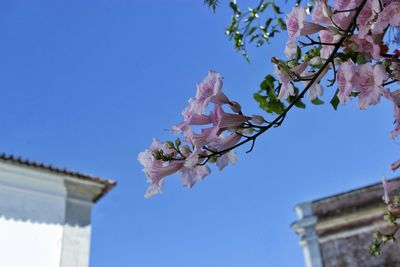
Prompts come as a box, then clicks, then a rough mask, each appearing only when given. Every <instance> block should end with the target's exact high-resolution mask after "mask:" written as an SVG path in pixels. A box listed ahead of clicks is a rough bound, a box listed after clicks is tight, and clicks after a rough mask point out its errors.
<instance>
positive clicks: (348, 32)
mask: <svg viewBox="0 0 400 267" xmlns="http://www.w3.org/2000/svg"><path fill="white" fill-rule="evenodd" d="M366 2H367V0H363V1H362V2H361V4H360V5H359V6H358V8H357V10H356V13H355V14H354V17H353V19H352V22H351V23H350V25H349V26H348V27H347V29H346V30H345V33H346V36H342V37H341V38H340V40H339V41H338V42H337V44H336V45H335V48H334V49H333V51H332V54H331V55H330V56H329V58H328V59H327V60H326V61H325V63H324V65H323V66H322V67H321V68H320V69H319V70H318V72H317V73H316V74H315V76H314V77H313V79H312V80H310V82H309V83H308V84H307V85H306V86H305V88H304V89H303V90H302V91H301V93H300V94H299V95H298V96H297V97H296V98H295V99H294V101H293V102H292V103H290V104H289V106H288V107H287V108H286V109H285V110H284V111H283V112H282V113H281V114H279V115H278V117H276V118H275V119H274V120H273V121H272V122H271V123H270V124H268V125H267V126H265V128H263V129H262V130H261V131H259V132H258V133H256V134H255V135H253V136H251V137H250V138H247V139H245V140H243V141H241V142H239V143H237V144H236V145H234V146H232V147H230V148H226V149H223V150H221V151H218V152H216V153H212V154H210V155H207V156H204V155H200V156H199V158H200V159H201V158H207V159H209V158H210V157H212V156H218V155H223V154H225V153H227V152H229V151H230V150H232V149H235V148H237V147H239V146H242V145H244V144H246V143H248V142H249V141H252V140H255V139H256V138H257V137H258V136H260V135H261V134H263V133H264V132H266V131H268V130H269V129H270V128H272V127H273V126H275V125H279V126H280V125H281V124H282V122H283V120H284V118H285V117H286V114H287V113H288V112H289V111H290V110H291V109H292V108H293V107H294V105H295V104H296V103H297V102H298V101H299V100H300V99H302V98H303V97H304V96H305V94H306V93H307V91H308V90H309V89H310V88H311V86H312V85H313V84H314V83H315V82H316V81H317V80H318V78H319V76H320V75H321V74H322V73H323V72H324V70H325V69H326V68H327V67H328V66H329V64H330V63H331V62H333V60H334V59H335V57H336V53H337V52H338V51H339V49H340V47H341V46H342V45H343V42H344V41H345V40H346V39H347V38H348V37H349V36H351V35H352V34H353V32H354V30H355V29H356V20H357V17H358V15H359V14H360V12H361V10H362V8H363V7H364V5H365V3H366Z"/></svg>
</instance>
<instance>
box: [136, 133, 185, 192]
mask: <svg viewBox="0 0 400 267" xmlns="http://www.w3.org/2000/svg"><path fill="white" fill-rule="evenodd" d="M160 149H162V150H163V151H164V152H165V153H171V150H170V149H168V148H167V147H166V146H165V144H160V143H159V142H158V141H157V139H153V142H152V144H151V146H150V150H147V149H146V150H145V151H144V152H140V153H139V155H138V160H139V162H140V164H142V165H143V167H144V168H143V172H144V173H145V174H146V176H147V182H148V183H149V184H150V185H149V188H148V189H147V192H146V194H145V197H146V198H149V197H151V196H153V195H155V194H157V193H159V192H161V188H162V185H163V181H164V178H165V177H166V176H169V175H171V174H173V173H175V172H177V171H179V170H180V169H181V168H182V167H183V161H174V162H165V161H162V160H156V159H155V158H154V156H153V151H158V150H160Z"/></svg>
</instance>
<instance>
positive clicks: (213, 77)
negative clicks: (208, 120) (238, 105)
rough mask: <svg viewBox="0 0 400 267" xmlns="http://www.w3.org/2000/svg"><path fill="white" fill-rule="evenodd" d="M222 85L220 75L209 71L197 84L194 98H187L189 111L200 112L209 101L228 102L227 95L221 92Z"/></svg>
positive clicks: (220, 103) (216, 102)
mask: <svg viewBox="0 0 400 267" xmlns="http://www.w3.org/2000/svg"><path fill="white" fill-rule="evenodd" d="M222 85H223V83H222V76H221V75H220V74H219V73H218V72H215V71H209V72H208V75H207V77H206V78H204V80H203V82H201V83H200V84H198V85H197V92H196V99H194V100H192V101H190V100H189V107H190V108H189V112H191V113H196V114H202V113H203V112H204V110H205V109H206V107H207V105H208V104H209V103H210V102H212V103H215V104H219V105H222V104H228V103H229V99H228V97H226V95H225V94H224V93H222V92H221V88H222Z"/></svg>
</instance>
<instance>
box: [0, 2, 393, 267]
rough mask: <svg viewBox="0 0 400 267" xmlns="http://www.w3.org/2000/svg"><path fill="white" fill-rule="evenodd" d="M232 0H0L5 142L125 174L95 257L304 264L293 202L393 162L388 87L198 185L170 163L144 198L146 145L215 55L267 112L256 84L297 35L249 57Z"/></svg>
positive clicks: (99, 214) (91, 169) (293, 127)
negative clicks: (237, 33)
mask: <svg viewBox="0 0 400 267" xmlns="http://www.w3.org/2000/svg"><path fill="white" fill-rule="evenodd" d="M222 2H223V3H222V6H221V8H220V9H219V10H218V11H217V14H213V13H212V12H210V10H209V9H208V8H206V7H204V6H203V5H202V0H196V1H195V0H193V1H185V0H168V1H167V0H158V1H136V0H134V1H126V0H113V1H111V0H96V1H94V0H87V1H81V0H69V1H62V0H60V1H50V0H47V1H46V0H38V1H34V2H33V1H27V0H25V1H24V0H15V1H3V2H2V3H1V8H0V36H1V42H0V59H1V61H0V62H1V64H0V92H1V95H0V114H1V120H0V121H1V131H0V151H1V152H5V153H10V154H15V155H20V156H24V157H26V158H29V159H33V160H36V161H43V162H46V163H52V164H54V165H56V166H66V167H68V168H71V169H74V170H79V171H83V172H87V173H92V174H96V175H99V176H103V177H109V178H114V179H116V180H117V181H118V186H117V188H115V189H114V190H113V191H112V192H111V193H110V194H109V195H107V196H106V197H105V198H104V199H102V200H101V201H100V202H99V203H98V204H97V205H96V206H95V208H94V211H93V235H92V247H91V266H92V267H106V266H107V267H108V266H141V267H156V266H157V267H159V266H163V267H187V266H191V267H204V266H207V267H225V266H226V267H249V266H251V267H261V266H274V267H280V266H285V267H286V266H304V263H303V255H302V251H301V249H300V247H299V245H298V237H297V236H296V235H295V234H294V233H293V231H292V230H291V229H290V227H289V225H290V223H291V222H293V221H294V220H295V219H296V216H295V214H294V212H293V206H294V205H295V204H297V203H299V202H303V201H307V200H312V199H315V198H319V197H323V196H326V195H329V194H335V193H338V192H341V191H343V190H349V189H352V188H355V187H359V186H364V185H367V184H370V183H373V182H377V181H379V180H380V177H381V176H382V175H386V176H388V177H391V176H394V174H392V173H391V171H390V169H389V164H390V163H391V162H392V161H394V160H396V159H397V158H398V157H399V153H398V150H399V142H398V141H392V140H391V139H390V138H389V132H390V130H391V129H392V127H393V118H392V109H391V106H390V105H389V104H388V103H384V104H382V105H379V106H375V107H372V108H370V109H369V110H367V111H359V110H358V109H357V108H356V103H351V104H350V105H348V106H346V107H340V108H339V110H338V111H334V110H333V109H332V108H331V107H330V106H329V105H324V106H309V108H307V109H306V110H299V109H296V110H293V111H292V112H291V113H290V114H289V115H288V117H287V119H286V121H285V123H284V125H283V127H281V128H279V129H275V130H273V131H271V132H268V133H267V134H265V135H264V136H262V137H261V138H259V140H258V141H257V143H256V147H255V149H254V151H253V152H252V153H251V154H245V153H244V151H245V149H239V150H238V154H239V160H238V163H237V165H236V166H229V167H228V168H226V169H225V170H224V171H223V172H218V171H217V170H215V169H213V173H212V175H210V176H209V177H207V178H206V179H205V180H204V181H202V182H200V183H198V184H197V185H196V186H195V187H194V188H193V189H191V190H188V189H186V188H182V186H181V184H180V181H179V178H178V177H177V176H172V177H169V178H168V179H167V181H166V184H165V188H164V193H163V194H161V195H158V196H156V197H154V198H152V199H149V200H146V199H144V198H143V194H144V192H145V190H146V188H147V184H146V178H145V176H144V174H143V173H142V172H141V166H140V165H139V163H138V162H137V160H136V157H137V154H138V153H139V152H140V151H143V150H144V149H146V148H147V147H148V146H149V145H150V143H151V139H152V138H153V137H158V138H160V139H161V140H167V139H169V138H171V136H170V135H169V134H168V132H166V131H165V129H168V128H169V127H170V125H172V124H174V123H177V122H180V121H181V115H180V112H181V110H182V109H183V108H184V107H185V105H186V103H187V102H186V101H187V100H188V98H189V97H191V96H192V95H194V93H195V84H196V83H198V82H200V81H201V80H202V79H203V77H204V76H205V75H206V74H207V71H208V70H209V69H213V70H217V71H219V72H221V73H222V75H223V76H224V88H223V90H224V92H225V93H226V94H227V95H228V96H229V97H230V98H231V99H234V100H236V101H238V102H240V103H241V104H242V108H243V110H244V112H245V113H246V114H257V113H261V114H262V112H261V111H260V110H259V109H258V107H257V104H256V103H255V102H254V101H253V100H252V93H253V92H255V91H256V90H257V88H258V84H259V82H260V81H261V79H262V78H263V77H264V76H265V75H266V74H268V73H269V72H271V70H272V68H271V64H270V63H269V62H270V57H271V56H277V55H278V56H282V53H281V51H282V50H283V45H284V41H285V38H286V35H283V36H280V38H278V39H276V40H275V41H274V42H273V44H272V45H271V46H265V47H263V48H261V49H256V50H252V51H251V56H252V57H253V63H252V64H251V65H249V64H247V63H246V61H245V60H244V59H243V58H242V57H241V56H240V55H239V54H237V53H236V52H235V51H234V50H233V49H232V44H231V43H230V42H228V40H227V38H226V36H225V35H224V28H225V27H226V26H227V25H228V23H229V17H230V15H231V14H230V12H229V10H228V8H227V1H222ZM331 90H332V89H329V88H328V89H326V94H327V99H328V101H329V99H330V96H331V94H332V92H331ZM328 101H327V102H328Z"/></svg>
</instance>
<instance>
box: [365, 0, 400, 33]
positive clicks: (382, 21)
mask: <svg viewBox="0 0 400 267" xmlns="http://www.w3.org/2000/svg"><path fill="white" fill-rule="evenodd" d="M399 14H400V2H392V3H390V4H389V5H388V6H386V7H385V8H384V9H383V11H382V12H381V13H379V15H378V19H377V20H376V23H375V24H374V25H372V27H371V28H372V33H373V34H381V33H383V31H384V30H385V28H386V27H387V26H388V25H390V26H393V27H397V26H400V16H399Z"/></svg>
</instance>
